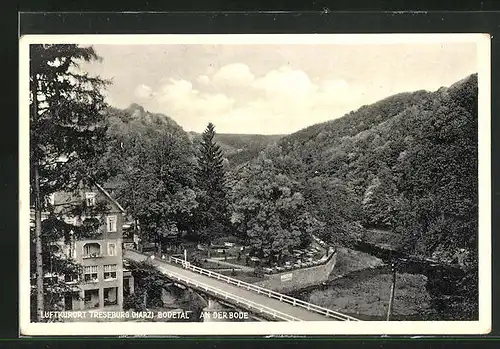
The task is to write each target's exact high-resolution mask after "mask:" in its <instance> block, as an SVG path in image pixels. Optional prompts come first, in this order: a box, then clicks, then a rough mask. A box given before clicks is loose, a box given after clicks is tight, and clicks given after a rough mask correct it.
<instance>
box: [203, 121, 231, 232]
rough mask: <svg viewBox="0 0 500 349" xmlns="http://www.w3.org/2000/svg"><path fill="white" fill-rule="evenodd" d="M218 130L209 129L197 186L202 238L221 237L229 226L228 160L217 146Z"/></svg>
mask: <svg viewBox="0 0 500 349" xmlns="http://www.w3.org/2000/svg"><path fill="white" fill-rule="evenodd" d="M214 137H215V126H214V125H213V124H212V123H209V124H208V125H207V128H206V129H205V131H204V132H203V135H202V141H201V145H200V148H199V152H200V154H199V157H198V171H197V177H196V178H197V185H198V188H200V189H201V192H202V193H201V195H200V196H199V203H200V205H199V210H198V224H199V227H198V228H199V234H200V235H201V237H202V238H205V239H206V238H209V237H213V236H216V235H221V234H224V233H225V232H226V228H227V226H228V221H229V219H228V203H227V189H226V179H225V173H224V164H223V161H224V158H223V154H222V150H221V148H220V146H219V145H218V144H217V143H216V142H215V140H214Z"/></svg>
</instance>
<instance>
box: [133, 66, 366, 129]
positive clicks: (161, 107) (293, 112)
mask: <svg viewBox="0 0 500 349" xmlns="http://www.w3.org/2000/svg"><path fill="white" fill-rule="evenodd" d="M196 81H197V82H198V83H199V84H200V85H198V86H199V88H200V90H197V89H194V87H193V84H192V83H191V82H190V81H188V80H183V79H172V78H170V79H162V85H161V86H160V87H159V88H157V89H155V90H152V89H151V88H149V89H148V88H147V86H145V85H141V86H142V87H141V89H140V90H139V91H140V92H141V93H143V94H144V95H147V94H148V93H149V95H150V96H153V98H152V100H154V101H156V105H155V106H151V107H152V108H154V109H156V111H159V112H162V113H165V114H167V115H170V116H172V117H173V118H174V119H175V120H176V121H177V122H179V123H180V124H181V125H183V127H185V128H186V129H187V130H195V131H202V130H203V129H204V127H205V126H206V124H207V123H208V122H209V121H211V122H213V123H214V124H215V126H216V127H217V131H218V132H221V133H268V134H271V133H291V132H295V131H298V130H299V129H301V128H304V127H307V126H309V125H312V124H315V123H319V122H324V121H326V120H330V119H333V118H336V117H340V116H342V115H344V114H345V113H347V112H349V111H350V110H353V109H356V108H357V107H359V106H360V104H361V100H362V99H363V98H364V97H366V96H364V95H363V94H364V90H362V89H361V88H358V87H356V86H351V85H350V84H349V83H348V82H347V81H345V80H342V79H338V78H335V77H333V78H328V79H325V78H316V77H310V76H309V75H308V74H307V73H306V72H305V71H303V70H300V69H292V68H290V67H287V66H285V67H282V68H279V69H273V70H271V71H269V72H268V73H266V74H264V75H262V76H258V77H255V76H254V75H253V74H252V72H251V71H250V68H249V67H248V66H247V65H245V64H242V63H234V64H229V65H226V66H223V67H222V68H220V69H219V70H217V71H216V72H214V73H213V74H212V75H199V76H198V77H197V78H196ZM208 85H213V86H215V87H216V89H215V90H214V89H212V88H210V87H209V86H208ZM224 86H226V87H233V88H224ZM234 87H238V88H234Z"/></svg>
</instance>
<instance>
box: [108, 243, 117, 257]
mask: <svg viewBox="0 0 500 349" xmlns="http://www.w3.org/2000/svg"><path fill="white" fill-rule="evenodd" d="M108 256H116V244H115V243H111V242H110V243H108Z"/></svg>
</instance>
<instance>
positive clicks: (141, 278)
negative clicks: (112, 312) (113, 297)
mask: <svg viewBox="0 0 500 349" xmlns="http://www.w3.org/2000/svg"><path fill="white" fill-rule="evenodd" d="M129 269H130V271H131V273H132V276H133V277H134V282H135V284H134V294H133V295H131V296H130V297H128V298H127V304H126V305H127V307H126V308H125V305H124V308H125V309H134V310H138V311H141V310H145V309H147V308H151V307H161V306H162V305H163V301H162V299H161V296H162V290H163V288H164V287H167V285H168V284H169V283H171V281H170V280H169V279H168V278H167V277H166V276H165V275H163V274H162V273H161V272H160V271H159V270H158V269H156V267H155V266H153V265H152V264H150V263H147V262H135V261H130V266H129Z"/></svg>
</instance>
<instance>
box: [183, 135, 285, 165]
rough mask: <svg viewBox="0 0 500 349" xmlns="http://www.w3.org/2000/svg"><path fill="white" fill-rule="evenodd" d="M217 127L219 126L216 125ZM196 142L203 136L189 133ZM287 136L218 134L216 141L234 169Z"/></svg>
mask: <svg viewBox="0 0 500 349" xmlns="http://www.w3.org/2000/svg"><path fill="white" fill-rule="evenodd" d="M215 126H216V127H217V125H215ZM189 134H190V136H191V137H192V139H193V141H194V142H197V141H199V139H200V137H201V134H199V133H196V132H193V131H191V132H189ZM284 136H285V135H260V134H237V133H217V134H216V135H215V141H216V142H217V144H219V146H220V147H221V149H222V151H223V153H224V156H225V157H226V158H227V159H228V161H229V164H230V166H231V167H232V168H234V167H235V166H238V165H241V164H243V163H245V162H247V161H249V160H251V159H253V158H255V157H256V156H257V155H259V153H260V152H261V151H262V150H264V149H265V148H266V147H267V146H268V145H270V144H273V143H276V142H277V141H278V140H280V139H281V138H283V137H284Z"/></svg>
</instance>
